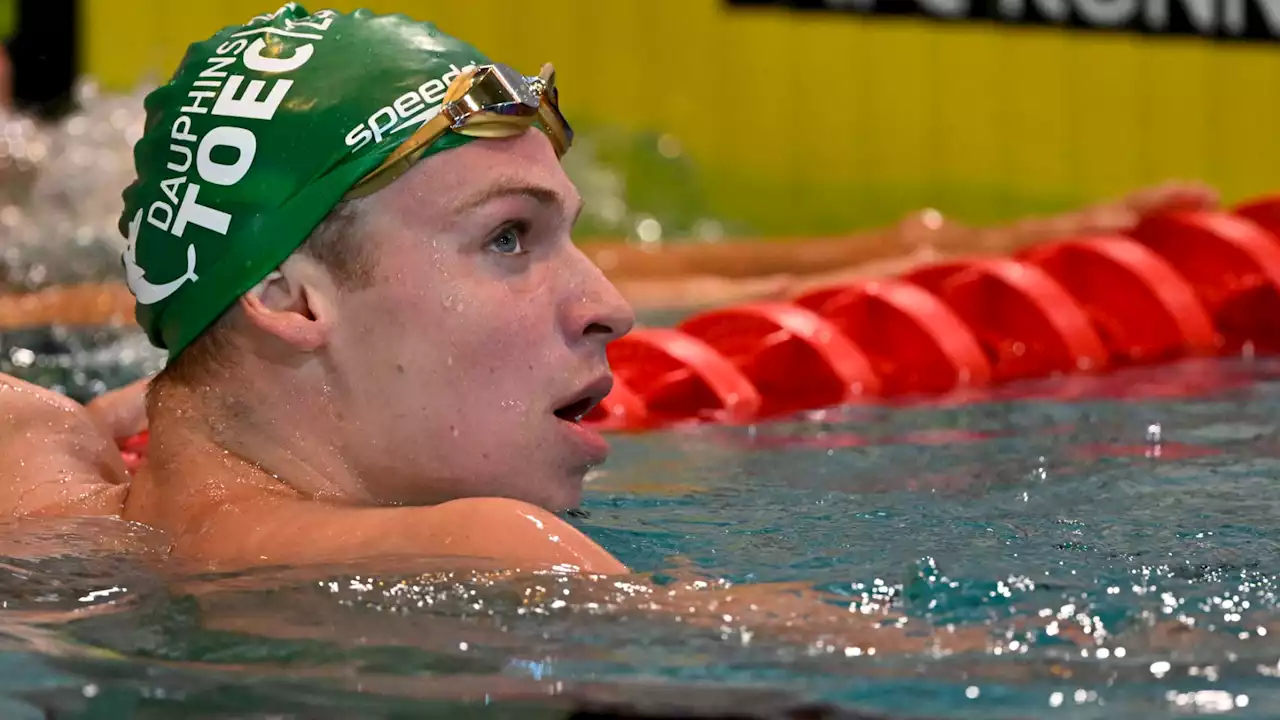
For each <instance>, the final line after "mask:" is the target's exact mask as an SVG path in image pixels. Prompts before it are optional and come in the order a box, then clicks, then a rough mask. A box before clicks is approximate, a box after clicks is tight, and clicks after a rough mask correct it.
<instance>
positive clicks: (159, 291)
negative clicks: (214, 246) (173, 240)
mask: <svg viewBox="0 0 1280 720" xmlns="http://www.w3.org/2000/svg"><path fill="white" fill-rule="evenodd" d="M141 228H142V210H141V209H139V210H138V213H137V214H136V215H134V216H133V221H132V222H130V223H129V237H128V243H127V244H126V245H125V247H124V274H125V279H126V281H127V282H128V283H129V289H130V290H132V291H133V295H134V297H136V298H137V299H138V303H139V304H141V305H155V304H156V303H158V302H160V301H161V300H164V299H165V298H167V297H169V296H170V295H172V294H174V293H175V292H177V291H178V288H180V287H182V286H183V285H184V284H186V283H188V282H195V281H196V280H199V279H200V278H198V277H196V246H195V245H194V244H191V245H187V272H186V273H185V274H184V275H183V276H182V277H180V278H178V279H177V280H174V281H172V282H167V283H164V284H162V285H153V284H152V283H149V282H147V279H146V277H144V275H145V274H146V271H145V270H143V269H142V268H141V267H140V266H139V265H138V259H137V258H138V255H137V253H138V231H139V230H140V229H141Z"/></svg>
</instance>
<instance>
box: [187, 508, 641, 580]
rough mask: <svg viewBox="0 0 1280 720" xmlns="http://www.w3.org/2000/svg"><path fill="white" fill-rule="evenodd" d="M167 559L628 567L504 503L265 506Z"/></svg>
mask: <svg viewBox="0 0 1280 720" xmlns="http://www.w3.org/2000/svg"><path fill="white" fill-rule="evenodd" d="M175 551H176V553H177V554H178V555H180V556H185V558H186V559H187V560H188V561H194V562H195V563H197V564H200V565H208V566H210V567H215V568H218V569H229V568H234V567H244V566H250V565H263V564H265V565H300V564H301V565H310V564H328V563H344V562H359V563H370V562H373V563H375V564H377V563H378V561H379V560H397V561H398V560H407V561H409V562H414V561H418V560H426V561H431V562H435V563H440V562H443V563H455V562H456V563H457V564H459V565H464V566H478V565H484V566H490V567H492V566H498V567H502V568H506V569H521V570H541V569H549V568H553V567H557V566H558V567H559V568H561V569H564V570H576V571H581V572H586V573H599V574H618V573H626V572H628V570H627V568H626V566H624V565H623V564H622V563H621V562H619V561H618V560H617V559H616V558H614V557H613V556H612V555H610V554H609V552H608V551H606V550H605V549H604V548H602V547H600V546H599V545H598V544H596V543H595V542H594V541H592V540H591V539H590V538H588V537H587V536H586V535H584V534H582V533H581V532H580V531H578V530H577V529H576V528H574V527H573V526H571V525H569V524H568V523H566V522H565V521H564V520H562V519H560V518H559V517H556V516H555V515H554V514H552V513H549V512H547V511H546V510H543V509H541V508H539V507H536V506H534V505H530V504H528V503H524V502H521V501H518V500H510V499H504V498H466V499H460V500H453V501H450V502H446V503H443V504H440V505H433V506H425V507H378V508H371V507H351V506H343V505H332V504H328V503H323V502H318V501H315V500H306V499H301V498H279V499H275V500H266V499H264V500H263V501H261V502H255V503H253V504H252V505H249V504H240V506H239V507H237V508H235V509H234V510H232V509H228V510H227V511H225V512H218V513H215V514H214V516H212V517H210V518H209V519H208V520H207V521H206V522H203V523H201V524H200V528H199V532H198V533H182V534H180V536H179V538H178V546H177V547H176V548H175Z"/></svg>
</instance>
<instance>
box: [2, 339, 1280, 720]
mask: <svg viewBox="0 0 1280 720" xmlns="http://www.w3.org/2000/svg"><path fill="white" fill-rule="evenodd" d="M38 336H39V337H38ZM41 339H42V341H43V342H45V343H46V345H45V346H44V347H42V348H40V349H41V350H42V353H41V354H40V356H39V357H40V358H41V362H42V363H44V365H43V367H44V370H43V371H42V372H43V373H44V374H43V375H42V376H40V377H41V378H42V379H43V380H44V381H45V382H47V383H48V384H56V385H61V386H62V387H63V389H64V390H66V391H68V392H69V393H71V394H73V395H79V396H82V397H83V396H84V395H86V394H93V393H94V392H95V391H97V390H99V389H101V387H102V386H103V385H115V384H119V383H122V382H124V381H126V380H128V379H131V378H132V377H133V376H136V375H138V374H140V373H141V372H143V371H145V369H146V367H147V363H150V362H154V361H155V360H156V358H155V356H154V354H148V353H147V351H146V350H145V349H139V348H143V347H144V343H142V342H141V341H140V338H138V337H137V336H136V335H135V334H134V333H132V332H126V331H95V332H92V333H91V332H86V331H81V332H64V333H62V334H61V335H60V336H57V337H54V336H52V335H49V334H48V333H47V332H45V333H43V335H41V333H39V332H33V333H32V334H28V335H27V336H16V335H14V334H4V335H3V336H0V344H2V345H3V347H0V350H3V352H0V357H3V358H5V361H4V362H5V363H7V365H6V367H5V368H0V369H6V370H9V371H13V372H15V373H16V374H18V375H20V376H26V377H34V376H35V375H33V374H35V373H36V370H37V369H39V364H38V363H34V362H32V363H28V365H27V367H25V368H24V367H15V366H14V362H13V360H14V358H15V356H16V357H19V358H24V359H31V358H30V357H29V356H27V355H26V354H24V353H19V352H16V350H17V349H18V348H21V347H27V349H31V347H30V346H34V345H35V342H36V340H41ZM73 350H74V352H73ZM123 350H130V351H132V352H133V353H134V354H133V355H131V356H129V359H128V360H122V359H121V358H122V357H124V354H123ZM33 354H34V351H33ZM59 357H62V358H63V359H62V360H59V359H58V358H59ZM1278 378H1280V362H1276V361H1273V360H1255V361H1247V362H1246V361H1227V360H1216V361H1192V362H1185V363H1179V364H1174V365H1164V366H1156V367H1149V368H1144V369H1134V370H1128V371H1124V372H1122V373H1120V374H1118V375H1112V376H1108V377H1105V378H1094V379H1087V378H1073V379H1070V380H1065V381H1064V380H1058V381H1043V382H1035V383H1022V384H1017V385H1014V386H1012V387H1010V388H1007V389H1003V390H1002V391H1001V393H1000V394H999V395H991V396H989V397H988V398H987V399H985V400H982V401H977V402H966V403H950V402H948V401H947V400H946V399H945V398H944V399H943V400H941V401H932V402H929V403H912V404H901V405H899V406H896V407H882V406H874V405H871V406H859V407H849V408H844V409H838V410H827V411H820V412H811V413H807V414H804V415H802V416H798V417H794V418H789V419H785V420H779V421H774V422H769V423H764V424H759V425H753V426H744V427H726V426H702V427H697V428H685V429H681V430H668V431H660V432H654V433H646V434H643V435H622V436H615V438H614V456H613V459H612V460H610V462H609V463H608V464H607V465H606V466H605V467H604V468H602V469H600V470H599V471H597V472H596V473H595V474H594V475H593V476H591V477H590V478H589V482H588V486H587V487H588V491H587V494H586V499H585V502H584V506H583V511H584V512H583V516H581V517H573V518H571V521H572V522H574V523H575V524H577V525H578V526H580V527H581V528H583V530H584V531H586V532H587V533H588V534H589V535H591V536H592V537H594V538H595V539H597V540H598V541H600V542H601V543H602V544H604V545H605V547H606V548H608V549H609V550H610V551H612V552H614V553H616V554H617V555H619V557H620V558H621V559H622V560H623V561H624V562H627V563H628V564H630V565H631V566H632V567H633V568H635V569H636V570H637V571H638V572H641V573H656V578H657V580H658V581H659V582H670V585H669V586H668V587H667V588H663V592H667V591H668V590H669V589H670V588H675V587H679V586H681V582H679V581H676V580H674V579H673V578H677V577H679V578H687V577H689V576H691V575H694V574H696V575H700V576H705V577H706V578H707V579H708V583H709V584H711V585H715V584H716V581H715V580H713V579H722V580H723V581H724V582H729V583H733V584H735V586H736V587H737V588H738V589H739V590H741V589H742V588H744V587H745V588H746V591H747V592H750V591H751V590H752V588H758V586H761V585H763V584H765V583H796V584H797V585H798V586H800V587H806V588H815V589H818V590H823V591H827V592H829V593H832V594H833V595H834V596H836V597H837V598H839V599H838V600H834V601H832V607H833V608H836V609H837V610H840V611H843V610H844V609H846V608H847V609H850V610H852V611H853V612H852V615H851V617H854V618H855V619H856V618H862V619H864V620H863V621H865V619H866V618H878V617H880V616H879V615H878V612H879V610H880V609H883V608H884V607H886V606H887V607H889V608H891V609H892V610H893V611H894V612H895V617H894V619H892V620H890V622H891V623H893V624H899V623H900V622H901V621H900V620H897V619H896V618H897V616H901V617H903V618H906V622H905V623H902V625H903V626H902V627H901V628H898V629H895V630H893V631H891V632H889V633H885V632H883V631H882V632H881V634H878V635H877V634H867V633H863V634H861V635H859V636H858V637H859V638H862V639H855V640H850V639H849V638H848V637H845V638H837V637H834V636H833V635H832V633H831V632H830V630H829V627H827V626H813V625H812V624H806V623H804V622H798V621H797V622H792V624H791V625H790V626H787V624H786V622H785V620H781V621H780V620H779V619H778V618H766V617H765V616H764V614H763V611H761V612H760V613H744V614H739V615H736V616H729V617H725V616H724V613H723V612H722V611H721V609H720V608H719V607H717V606H716V603H715V602H714V600H713V598H715V597H717V596H716V595H715V593H713V592H710V591H690V590H683V589H681V590H678V591H676V595H675V596H674V598H672V596H668V598H667V599H663V602H669V603H675V604H680V605H683V604H685V603H687V606H688V610H687V611H685V612H683V613H682V615H681V616H680V617H679V618H677V616H674V615H672V614H670V613H658V612H652V611H650V610H647V609H646V604H647V603H648V602H651V601H652V600H653V597H652V596H650V595H645V594H644V593H643V592H641V591H640V590H639V589H638V587H639V586H638V584H637V585H634V586H633V585H628V584H627V583H623V584H621V585H619V584H618V583H617V581H614V580H611V581H608V582H604V581H598V580H591V579H583V578H572V577H567V576H563V575H557V574H555V573H550V572H549V573H544V574H535V575H526V576H520V577H517V576H511V575H506V574H501V573H488V574H485V573H458V572H444V571H440V572H427V573H425V574H423V575H420V576H414V577H410V578H396V577H369V576H368V575H367V574H364V573H361V571H360V569H359V568H335V569H333V570H331V571H329V572H327V573H325V577H324V578H322V579H317V578H315V577H307V576H299V575H297V574H294V573H290V572H289V571H287V570H283V569H276V570H269V571H258V572H255V573H253V574H248V575H236V576H220V577H216V578H202V579H201V580H202V581H203V584H202V585H201V586H200V589H199V591H198V592H197V591H196V590H194V589H186V590H182V589H166V586H165V584H164V583H163V582H162V581H161V580H160V579H159V578H158V577H156V576H155V575H154V574H153V573H151V572H150V571H149V570H147V569H146V565H145V563H144V562H143V561H142V560H141V559H137V558H134V557H133V556H131V555H130V554H129V553H127V552H115V553H112V554H111V555H110V556H104V555H102V554H101V553H100V552H99V553H96V554H95V553H92V552H89V551H87V550H86V552H85V553H82V554H81V555H78V556H77V555H65V556H61V557H56V558H51V559H48V560H42V561H24V560H18V559H13V558H12V557H10V558H9V559H7V560H6V561H4V564H3V566H2V568H0V582H3V588H2V589H0V596H3V601H4V602H3V609H2V610H0V623H2V624H3V627H4V635H3V638H4V647H3V652H2V654H0V668H3V670H4V671H3V672H0V678H3V680H0V682H2V683H3V692H2V694H3V696H4V698H5V700H4V704H3V705H2V706H0V715H3V716H4V717H13V718H25V717H36V718H39V717H58V718H64V717H65V718H72V717H86V718H88V717H128V716H138V717H150V716H156V715H165V716H169V715H181V716H184V717H254V718H265V717H281V716H283V717H355V716H358V717H418V716H421V715H422V714H424V713H426V712H430V713H431V714H435V715H439V716H442V717H464V716H466V715H467V713H468V712H470V711H479V710H483V709H487V710H488V711H489V712H490V713H496V714H499V715H509V716H512V717H539V716H542V715H543V714H545V715H546V716H552V717H554V716H563V715H564V714H565V713H566V712H568V711H569V710H571V709H573V708H579V709H581V708H595V709H597V710H598V711H600V712H604V710H605V709H607V710H609V711H610V712H614V713H619V714H620V711H619V708H627V709H629V711H630V712H632V713H633V714H636V715H642V716H669V715H674V716H682V717H687V716H699V715H698V713H700V712H704V711H705V713H706V714H707V715H708V716H715V717H720V716H726V715H730V716H735V717H800V716H803V717H824V716H825V715H823V714H821V712H820V710H821V709H822V708H824V707H825V708H827V709H829V711H830V716H841V715H840V714H839V713H845V714H848V715H851V716H857V714H858V713H865V714H866V715H869V716H873V717H875V716H884V717H946V718H979V717H981V718H993V717H994V718H1005V717H1063V718H1094V717H1108V718H1138V717H1141V718H1151V717H1174V716H1182V715H1186V714H1189V713H1199V714H1226V715H1228V716H1230V717H1243V718H1260V717H1269V716H1271V714H1272V712H1273V711H1272V708H1274V707H1276V706H1277V703H1280V692H1278V690H1277V683H1278V681H1277V680H1276V677H1277V675H1280V642H1277V639H1276V636H1277V635H1280V625H1278V624H1277V622H1276V621H1277V619H1280V612H1278V610H1277V606H1278V604H1280V603H1278V601H1277V598H1276V583H1277V578H1280V544H1278V543H1280V512H1278V510H1280V502H1277V498H1278V497H1280V494H1277V493H1276V492H1275V491H1274V490H1273V482H1274V477H1275V476H1276V474H1277V471H1278V470H1280V436H1278V435H1277V424H1276V420H1275V418H1276V417H1277V407H1280V382H1277V379H1278ZM95 381H96V382H95ZM38 529H39V532H35V531H34V529H33V528H32V527H31V526H28V527H25V528H23V529H22V532H23V533H24V534H25V537H27V538H34V539H30V540H28V541H27V542H28V543H33V542H38V541H39V538H40V537H41V536H42V534H46V535H53V536H59V537H62V536H69V537H81V538H84V539H85V542H86V543H87V542H88V541H90V540H92V541H95V542H98V543H101V542H103V541H104V540H114V541H115V542H116V543H117V545H118V546H119V547H121V548H126V549H127V548H129V547H132V546H134V545H138V544H140V539H139V538H140V536H141V534H142V533H143V531H142V530H140V529H136V528H127V527H126V526H123V525H119V524H112V523H104V522H102V521H95V522H88V521H83V522H79V523H61V524H53V525H43V526H41V527H40V528H38ZM13 534H14V530H13V529H12V528H11V529H10V531H8V532H6V533H4V535H5V536H8V537H13ZM86 547H87V544H86ZM7 554H8V555H14V554H16V553H14V552H12V551H10V552H8V553H7ZM86 608H87V609H89V612H88V616H86V617H82V618H79V619H76V620H74V621H70V622H68V621H66V618H65V617H64V616H63V615H61V614H60V613H65V611H69V610H73V609H76V610H79V612H81V613H85V612H86ZM37 613H39V614H37ZM851 622H852V621H851ZM947 626H953V627H954V628H955V629H956V631H957V632H958V633H961V634H969V635H972V634H975V633H976V634H978V635H979V636H982V637H988V638H989V639H990V641H989V643H988V644H987V645H986V646H985V647H984V648H983V649H978V650H973V651H967V652H954V653H949V652H945V651H942V652H939V651H933V650H928V649H925V650H921V649H914V648H913V649H906V650H900V651H896V650H895V649H894V648H893V647H892V645H893V641H892V640H891V639H890V638H891V637H909V636H911V635H912V634H913V632H916V631H915V629H916V628H920V631H921V632H923V631H924V630H925V628H926V627H943V628H945V627H947ZM1180 628H1189V629H1187V630H1180ZM868 638H869V639H868ZM805 706H808V707H809V708H810V712H812V713H813V714H810V715H800V714H797V713H799V710H798V708H803V707H805ZM788 713H792V714H790V715H789V714H788ZM583 716H587V715H583Z"/></svg>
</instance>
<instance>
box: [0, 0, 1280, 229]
mask: <svg viewBox="0 0 1280 720" xmlns="http://www.w3.org/2000/svg"><path fill="white" fill-rule="evenodd" d="M8 1H9V2H12V0H8ZM921 1H922V2H923V0H921ZM1187 1H1189V0H1171V2H1169V1H1165V0H1028V2H1030V3H1031V4H1032V5H1031V9H1032V10H1033V11H1036V10H1037V9H1039V11H1040V12H1041V15H1042V17H1043V16H1044V15H1045V13H1046V12H1048V14H1049V15H1052V12H1049V11H1053V10H1054V9H1055V8H1057V9H1059V10H1061V9H1064V8H1065V9H1066V10H1065V12H1066V15H1065V16H1069V18H1074V21H1072V23H1071V24H1075V25H1076V26H1077V27H1074V28H1071V27H1045V26H1017V27H1015V26H1012V25H1008V24H998V23H992V22H989V21H985V20H974V19H958V20H950V21H939V20H936V19H924V18H920V17H911V16H910V15H909V14H908V15H903V13H910V12H912V10H911V8H912V7H917V9H918V6H914V5H908V4H907V3H911V2H912V0H890V2H888V3H884V4H882V6H881V7H882V9H884V10H887V11H889V12H892V13H898V14H899V16H897V17H884V16H867V15H864V14H859V13H856V12H848V11H847V10H846V11H826V12H822V11H808V12H802V11H796V10H792V9H787V8H782V7H773V6H770V5H771V4H770V3H768V2H742V3H732V2H730V0H538V1H537V2H530V1H529V0H470V1H468V2H462V1H454V2H435V1H434V0H364V2H342V1H335V2H330V3H328V4H327V6H329V7H335V8H338V9H353V8H355V7H371V8H374V9H377V10H380V11H399V12H405V13H408V14H410V15H413V16H414V17H417V18H420V19H430V20H433V21H435V22H436V23H437V24H438V25H439V26H440V27H441V28H442V29H444V30H445V31H447V32H449V33H452V34H455V35H459V36H461V37H463V38H465V39H467V40H469V41H471V42H472V43H474V44H475V45H477V46H478V47H479V48H480V49H481V50H482V51H484V52H485V53H487V54H489V55H490V56H491V57H495V58H497V59H501V60H504V61H507V62H510V63H512V64H514V65H516V66H517V67H519V68H521V69H523V70H525V71H526V72H529V73H532V72H534V71H536V69H537V68H538V67H539V65H540V64H541V63H542V62H546V61H552V62H554V63H555V64H556V67H557V68H558V70H559V82H560V84H561V87H562V100H563V104H564V106H565V108H566V112H567V114H568V115H569V117H570V118H571V120H574V121H575V124H576V125H577V126H578V127H579V128H580V129H583V130H585V133H584V134H586V135H588V136H589V137H591V138H593V139H594V140H595V142H596V145H597V147H596V150H595V151H596V152H599V153H602V154H604V155H607V156H609V159H612V160H613V161H615V162H617V163H620V164H622V165H623V166H624V167H625V168H626V173H625V174H626V178H627V183H628V185H629V194H630V196H631V202H632V203H633V204H635V203H637V202H648V203H650V204H657V205H659V206H663V207H665V208H666V209H667V210H668V211H670V212H673V213H680V212H685V211H686V210H687V213H686V214H698V215H708V214H709V215H713V216H715V217H719V218H725V219H727V222H728V223H729V224H730V227H731V231H741V232H746V233H752V234H757V233H758V234H765V235H797V234H813V233H834V232H841V231H846V230H849V229H852V228H857V227H863V226H870V225H876V224H882V223H887V222H892V221H894V220H896V219H897V218H898V217H900V216H901V215H902V214H903V213H906V212H908V211H910V210H913V209H918V208H920V207H925V206H934V207H939V208H941V209H942V210H944V211H945V212H947V213H949V214H953V215H957V216H960V217H962V218H964V219H966V220H970V221H987V220H997V219H1003V218H1010V217H1013V216H1015V215H1018V214H1022V213H1033V212H1044V211H1050V210H1057V209H1065V208H1068V207H1071V206H1074V205H1078V204H1080V203H1083V202H1085V201H1088V200H1094V199H1099V198H1102V197H1105V196H1110V195H1115V194H1118V193H1122V192H1124V191H1126V190H1129V189H1132V188H1134V187H1136V186H1138V185H1141V184H1144V183H1152V182H1157V181H1160V180H1163V179H1168V178H1198V179H1203V180H1206V181H1208V182H1210V183H1212V184H1214V185H1216V186H1217V187H1219V188H1220V189H1221V190H1222V191H1223V193H1224V195H1225V196H1226V198H1227V199H1228V200H1234V199H1239V198H1242V197H1245V196H1248V195H1254V194H1258V193H1261V192H1264V191H1270V190H1276V189H1280V41H1278V40H1277V37H1276V36H1277V35H1280V0H1247V4H1246V0H1190V1H1192V2H1194V3H1195V4H1194V5H1185V4H1183V3H1184V2H1187ZM5 2H6V0H0V23H3V22H4V14H3V5H4V3H5ZM874 2H875V0H860V2H858V3H857V5H856V6H857V7H860V8H862V9H864V10H866V9H867V8H870V7H872V6H873V4H874ZM1002 2H1004V5H1002V6H1001V7H1015V6H1018V5H1020V4H1021V0H1002ZM1010 2H1012V5H1010V4H1009V3H1010ZM1086 2H1087V3H1089V4H1088V5H1087V6H1086ZM957 3H960V4H957ZM963 3H964V0H930V4H929V7H933V8H935V9H941V10H943V11H946V10H948V9H950V10H952V11H954V10H955V9H956V8H959V7H961V5H962V4H963ZM1073 3H1074V4H1073ZM1126 3H1128V4H1127V5H1126ZM277 4H278V3H277V2H275V0H209V1H207V2H174V1H173V0H82V1H81V2H80V3H78V10H77V12H78V18H77V19H78V21H79V23H78V24H79V28H80V29H79V31H78V34H79V46H80V47H79V50H80V56H79V60H78V62H79V66H80V70H81V71H82V72H83V73H85V74H87V75H89V76H92V77H93V78H96V79H97V80H98V81H100V82H101V83H102V84H103V86H104V87H105V88H106V89H109V90H118V91H128V90H132V89H134V88H135V87H136V86H137V85H138V84H139V83H143V82H148V81H150V82H155V81H156V80H158V79H161V78H162V77H163V76H164V75H166V74H168V73H170V72H172V70H173V68H174V67H176V64H177V63H178V61H179V60H180V59H181V57H182V54H183V52H184V50H185V47H186V45H187V44H188V43H189V42H191V41H192V40H194V39H198V38H203V37H206V36H208V35H209V34H211V33H212V32H214V31H215V30H217V29H218V28H220V27H222V26H225V25H228V24H232V23H240V22H243V21H245V20H247V19H248V18H249V17H251V16H253V15H255V14H258V13H260V12H263V11H266V10H272V9H274V8H275V7H276V5H277ZM777 4H781V3H777ZM799 4H805V3H799ZM808 4H810V5H815V6H816V5H822V4H823V3H821V2H814V3H808ZM826 4H827V5H830V6H849V7H852V6H855V2H851V1H850V0H842V1H840V2H837V1H836V0H828V2H827V3H826ZM304 5H305V6H306V7H307V8H308V9H309V10H313V11H314V10H318V9H320V8H321V7H324V6H326V5H319V4H316V5H314V7H313V6H312V5H313V4H312V3H304ZM1077 6H1079V7H1077ZM1073 7H1074V8H1076V9H1074V10H1073V9H1071V8H1073ZM1080 7H1085V9H1090V10H1091V11H1092V12H1094V13H1095V14H1097V12H1102V13H1103V15H1104V16H1105V15H1106V13H1107V12H1111V14H1112V16H1113V17H1115V12H1113V11H1116V10H1117V9H1119V11H1121V14H1123V12H1124V11H1126V10H1127V9H1128V10H1132V12H1130V14H1129V15H1128V16H1126V17H1129V18H1131V20H1129V21H1127V22H1129V24H1130V25H1131V26H1137V25H1141V24H1142V23H1143V22H1144V21H1146V22H1147V25H1148V26H1152V25H1154V26H1156V27H1157V29H1160V28H1159V26H1160V23H1159V22H1154V23H1153V22H1152V19H1153V18H1154V19H1155V20H1157V21H1158V20H1159V18H1160V17H1162V16H1161V15H1160V14H1159V13H1160V12H1161V11H1162V9H1163V12H1164V13H1165V14H1166V15H1168V14H1169V13H1172V15H1173V17H1174V20H1175V22H1174V23H1173V25H1175V26H1178V27H1180V28H1181V29H1182V30H1184V31H1185V30H1186V29H1187V28H1188V27H1189V25H1188V22H1189V20H1190V21H1196V22H1199V27H1201V28H1209V29H1210V30H1211V31H1214V30H1215V28H1216V31H1214V32H1213V33H1211V34H1218V35H1226V34H1230V32H1228V31H1227V30H1224V28H1226V27H1227V25H1230V24H1231V20H1230V18H1228V15H1230V14H1231V13H1232V12H1235V14H1236V15H1238V16H1239V17H1236V18H1235V21H1234V22H1235V23H1236V25H1235V26H1233V27H1236V26H1238V25H1239V22H1240V21H1241V20H1247V21H1248V25H1249V27H1250V28H1251V29H1250V31H1249V32H1250V33H1251V34H1253V35H1254V39H1252V40H1248V41H1238V40H1235V41H1233V40H1224V39H1221V38H1207V37H1196V36H1188V35H1169V34H1159V33H1140V32H1126V31H1120V32H1117V31H1090V30H1087V29H1084V28H1082V27H1079V26H1081V25H1083V24H1087V23H1082V22H1080V17H1081V16H1082V15H1081V11H1080ZM1196 12H1199V13H1200V14H1199V15H1197V14H1196ZM1206 12H1208V13H1210V14H1208V15H1206V14H1204V13H1206ZM1215 12H1216V13H1217V14H1216V15H1213V13H1215ZM1241 13H1243V14H1241ZM1268 13H1274V15H1271V14H1268ZM917 14H918V13H917ZM935 14H938V13H935ZM962 14H963V13H962ZM970 14H973V13H970ZM1271 21H1274V23H1275V26H1276V27H1277V30H1278V31H1277V32H1276V33H1275V35H1271V34H1269V33H1270V29H1271V27H1272V25H1269V24H1268V23H1269V22H1271ZM1224 23H1225V24H1224ZM1194 24H1195V23H1194V22H1192V23H1191V25H1194ZM1175 29H1176V28H1175ZM1192 29H1193V30H1194V29H1195V28H1194V27H1192ZM1237 29H1238V27H1237ZM637 196H638V197H637ZM686 206H687V207H686Z"/></svg>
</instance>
